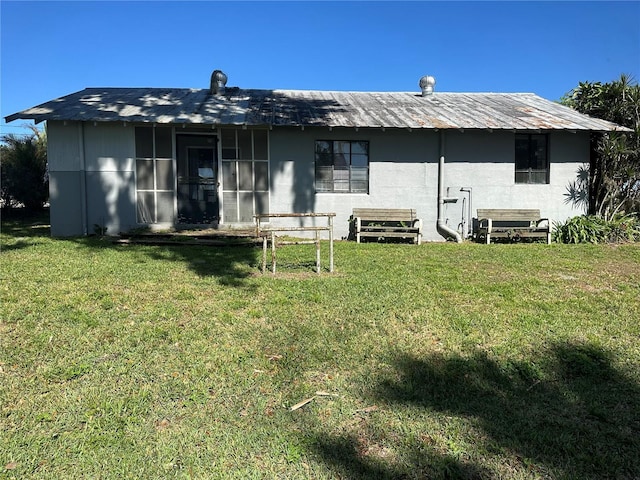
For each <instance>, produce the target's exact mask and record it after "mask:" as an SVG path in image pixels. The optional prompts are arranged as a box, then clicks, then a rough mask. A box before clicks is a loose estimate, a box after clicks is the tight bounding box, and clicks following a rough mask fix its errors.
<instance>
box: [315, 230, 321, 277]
mask: <svg viewBox="0 0 640 480" xmlns="http://www.w3.org/2000/svg"><path fill="white" fill-rule="evenodd" d="M316 273H320V232H319V231H318V230H316Z"/></svg>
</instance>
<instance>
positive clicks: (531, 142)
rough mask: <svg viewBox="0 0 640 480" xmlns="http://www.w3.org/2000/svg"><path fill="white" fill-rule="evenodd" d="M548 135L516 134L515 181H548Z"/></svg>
mask: <svg viewBox="0 0 640 480" xmlns="http://www.w3.org/2000/svg"><path fill="white" fill-rule="evenodd" d="M548 138H549V137H548V136H547V135H543V134H518V135H516V145H515V161H516V183H549V148H548V143H549V140H548Z"/></svg>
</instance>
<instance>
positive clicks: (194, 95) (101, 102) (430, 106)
mask: <svg viewBox="0 0 640 480" xmlns="http://www.w3.org/2000/svg"><path fill="white" fill-rule="evenodd" d="M16 119H31V120H35V121H36V122H41V121H43V120H70V121H94V122H112V121H123V122H150V123H159V124H164V123H179V124H181V123H185V124H207V125H211V124H213V125H248V126H324V127H362V128H366V127H377V128H405V129H470V130H473V129H495V130H503V129H507V130H572V131H574V130H590V131H610V130H628V129H626V128H625V127H621V126H619V125H616V124H614V123H611V122H607V121H604V120H599V119H596V118H592V117H589V116H587V115H583V114H581V113H578V112H577V111H575V110H572V109H571V108H568V107H565V106H563V105H560V104H557V103H554V102H551V101H549V100H546V99H544V98H541V97H539V96H537V95H535V94H533V93H450V92H435V93H433V94H431V95H428V96H422V95H421V94H420V93H417V92H338V91H333V92H332V91H310V90H242V89H238V88H227V89H226V92H225V93H224V94H223V95H212V94H211V92H210V90H209V89H179V88H87V89H84V90H81V91H79V92H76V93H72V94H70V95H67V96H64V97H61V98H58V99H55V100H51V101H49V102H46V103H43V104H41V105H38V106H36V107H33V108H29V109H27V110H23V111H21V112H18V113H15V114H13V115H9V116H8V117H6V121H7V122H11V121H13V120H16Z"/></svg>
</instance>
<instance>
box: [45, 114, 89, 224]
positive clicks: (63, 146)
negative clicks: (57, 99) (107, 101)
mask: <svg viewBox="0 0 640 480" xmlns="http://www.w3.org/2000/svg"><path fill="white" fill-rule="evenodd" d="M81 133H82V128H81V124H80V123H78V122H58V121H48V122H47V162H48V168H49V204H50V209H49V214H50V216H51V235H52V236H54V237H68V236H73V235H82V233H83V221H82V219H83V215H82V208H81V207H82V194H81V192H82V189H81V183H82V182H81V175H80V165H81V154H82V142H81Z"/></svg>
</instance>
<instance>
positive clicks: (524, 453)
mask: <svg viewBox="0 0 640 480" xmlns="http://www.w3.org/2000/svg"><path fill="white" fill-rule="evenodd" d="M395 366H396V372H395V373H396V375H395V376H394V377H393V379H388V380H383V381H381V382H380V383H379V384H378V385H376V386H374V387H373V390H372V393H371V397H372V398H370V400H371V401H372V402H376V403H377V404H378V405H385V408H389V409H393V408H397V407H399V408H400V410H401V408H402V406H407V407H412V408H414V407H416V406H417V407H422V408H424V410H425V412H428V411H434V410H435V411H438V412H441V413H443V414H445V415H447V416H455V417H457V418H461V419H463V420H464V419H473V420H472V422H473V425H474V429H477V430H478V431H479V432H480V434H479V438H481V439H482V443H480V444H477V445H476V446H475V448H474V452H479V453H477V456H482V455H484V454H483V453H481V452H493V454H492V455H493V456H495V454H496V453H497V455H498V456H500V455H501V454H502V452H504V453H506V454H507V455H508V457H509V461H513V459H514V458H515V459H516V460H515V462H514V463H515V464H516V465H512V466H511V468H515V469H516V470H519V471H520V474H534V476H541V477H551V478H576V479H578V478H580V479H602V478H617V479H631V478H640V386H639V385H638V383H637V381H636V380H634V379H630V378H628V377H627V376H625V375H624V374H623V373H622V372H620V371H618V370H616V368H615V367H614V366H613V364H612V360H611V357H610V355H609V354H608V353H607V352H606V351H604V350H603V349H601V348H599V347H597V346H594V345H590V344H565V343H563V344H557V345H555V346H554V347H552V348H551V349H550V350H549V354H548V355H547V356H545V358H537V359H534V360H533V361H522V362H506V363H498V362H497V361H495V360H492V359H491V358H488V357H487V356H486V355H485V354H483V353H480V352H478V353H476V354H474V355H472V356H470V357H461V356H443V355H432V356H429V357H427V358H414V357H411V356H400V357H399V358H397V359H396V362H395ZM412 421H414V420H413V419H412ZM465 421H466V420H465ZM383 428H384V427H383ZM425 433H428V432H425ZM315 450H316V451H317V452H318V453H319V454H320V455H321V456H322V457H323V458H324V459H325V461H326V462H327V463H328V464H330V465H332V467H333V468H335V469H337V470H338V471H340V472H341V473H342V474H344V475H345V476H346V477H349V478H493V477H494V476H495V475H496V473H494V472H490V471H488V470H486V467H485V466H480V465H477V464H476V465H474V464H473V462H474V458H473V455H474V453H472V454H471V457H470V460H465V461H464V462H463V461H460V460H458V459H456V458H454V457H451V458H449V457H448V456H447V455H445V456H443V455H442V451H441V450H440V451H438V452H435V451H433V448H431V447H428V446H425V445H423V444H421V445H416V446H415V449H413V446H411V447H409V448H408V450H410V451H405V452H401V454H400V455H401V457H402V459H403V460H404V461H403V462H401V464H402V465H411V467H406V468H403V467H398V466H397V465H398V463H397V462H396V463H395V464H394V465H393V466H390V465H388V464H387V465H385V464H384V463H380V462H379V463H372V461H371V460H370V459H368V458H367V459H365V458H364V457H363V456H362V455H361V452H359V450H358V445H357V441H356V439H354V438H351V437H342V438H327V437H324V438H323V437H321V438H320V439H318V440H317V443H316V444H315ZM476 463H480V462H477V458H476Z"/></svg>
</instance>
